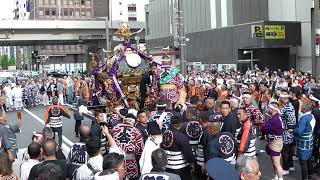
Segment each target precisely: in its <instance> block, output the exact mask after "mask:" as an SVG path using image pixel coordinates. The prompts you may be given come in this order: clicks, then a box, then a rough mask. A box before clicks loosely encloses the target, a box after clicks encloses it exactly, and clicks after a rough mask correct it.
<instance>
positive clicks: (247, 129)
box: [239, 120, 256, 157]
mask: <svg viewBox="0 0 320 180" xmlns="http://www.w3.org/2000/svg"><path fill="white" fill-rule="evenodd" d="M239 136H240V146H239V152H240V153H243V155H245V156H251V157H253V156H255V155H256V146H255V143H256V132H255V127H254V126H253V125H252V124H251V122H250V121H249V120H247V121H245V122H244V123H243V125H242V128H241V130H240V133H239Z"/></svg>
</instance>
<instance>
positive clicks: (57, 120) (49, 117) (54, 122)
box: [44, 97, 70, 147]
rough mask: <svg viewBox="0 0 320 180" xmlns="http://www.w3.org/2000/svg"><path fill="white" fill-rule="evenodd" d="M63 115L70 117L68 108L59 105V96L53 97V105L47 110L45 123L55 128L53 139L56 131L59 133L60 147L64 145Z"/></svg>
mask: <svg viewBox="0 0 320 180" xmlns="http://www.w3.org/2000/svg"><path fill="white" fill-rule="evenodd" d="M62 116H64V117H66V118H68V119H70V115H69V113H68V111H67V109H66V108H65V107H63V106H60V105H58V98H57V97H53V99H52V105H51V106H49V107H48V109H47V111H46V112H45V117H44V123H45V124H46V125H49V126H50V127H51V129H52V130H53V133H54V136H53V139H54V138H55V133H56V132H57V133H58V137H59V146H60V147H61V146H62Z"/></svg>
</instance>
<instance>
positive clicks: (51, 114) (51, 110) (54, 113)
mask: <svg viewBox="0 0 320 180" xmlns="http://www.w3.org/2000/svg"><path fill="white" fill-rule="evenodd" d="M62 116H64V117H67V118H68V119H69V118H70V115H69V114H68V111H67V109H66V108H64V107H63V106H59V105H52V106H49V107H48V109H47V111H46V113H45V118H44V121H45V124H49V125H50V127H52V128H58V127H62Z"/></svg>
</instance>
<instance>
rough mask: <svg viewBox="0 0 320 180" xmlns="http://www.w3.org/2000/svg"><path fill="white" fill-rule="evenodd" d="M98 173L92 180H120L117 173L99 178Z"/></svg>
mask: <svg viewBox="0 0 320 180" xmlns="http://www.w3.org/2000/svg"><path fill="white" fill-rule="evenodd" d="M99 174H100V173H97V174H96V175H95V176H94V180H120V178H119V174H118V172H114V173H112V174H108V175H104V176H99Z"/></svg>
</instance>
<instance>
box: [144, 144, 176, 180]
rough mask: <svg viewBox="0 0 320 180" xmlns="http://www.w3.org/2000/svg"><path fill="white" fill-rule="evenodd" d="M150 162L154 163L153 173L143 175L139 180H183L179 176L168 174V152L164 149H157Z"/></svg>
mask: <svg viewBox="0 0 320 180" xmlns="http://www.w3.org/2000/svg"><path fill="white" fill-rule="evenodd" d="M150 160H151V162H152V165H151V167H152V169H151V172H149V173H145V174H142V175H141V177H140V178H139V180H150V179H152V180H153V179H160V180H181V178H180V176H179V175H177V174H172V173H169V172H166V165H167V163H168V156H167V154H166V151H164V150H163V149H160V148H157V149H156V150H154V151H152V154H151V155H150Z"/></svg>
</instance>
